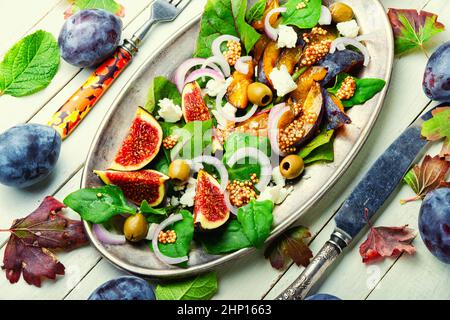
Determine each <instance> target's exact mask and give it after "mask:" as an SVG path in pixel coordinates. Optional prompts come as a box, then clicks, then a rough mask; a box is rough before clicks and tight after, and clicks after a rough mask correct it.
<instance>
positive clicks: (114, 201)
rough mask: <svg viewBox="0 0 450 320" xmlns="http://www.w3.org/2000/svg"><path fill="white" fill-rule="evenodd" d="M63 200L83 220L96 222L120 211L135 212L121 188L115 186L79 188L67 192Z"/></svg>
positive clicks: (102, 220) (104, 220)
mask: <svg viewBox="0 0 450 320" xmlns="http://www.w3.org/2000/svg"><path fill="white" fill-rule="evenodd" d="M63 202H64V204H65V205H66V206H68V207H69V208H71V209H72V210H74V211H75V212H77V213H78V214H79V215H80V216H81V218H82V219H83V220H86V221H89V222H92V223H96V224H99V223H104V222H106V221H108V220H109V219H110V218H111V217H113V216H115V215H118V214H121V213H130V214H134V213H136V208H134V207H133V206H130V205H129V204H128V202H127V200H126V199H125V196H124V194H123V192H122V190H121V189H120V188H119V187H116V186H109V185H107V186H103V187H100V188H86V189H80V190H77V191H75V192H72V193H71V194H69V195H68V196H67V197H66V198H65V199H64V201H63Z"/></svg>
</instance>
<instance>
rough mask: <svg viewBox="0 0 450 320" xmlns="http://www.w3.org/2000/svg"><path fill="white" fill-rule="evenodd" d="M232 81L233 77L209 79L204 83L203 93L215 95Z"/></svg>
mask: <svg viewBox="0 0 450 320" xmlns="http://www.w3.org/2000/svg"><path fill="white" fill-rule="evenodd" d="M232 81H233V77H229V78H227V79H226V80H225V81H224V80H215V79H211V80H209V81H208V82H207V83H206V88H205V93H206V94H207V95H208V96H210V97H215V96H217V95H218V94H219V93H220V92H221V91H223V90H225V89H226V88H228V86H229V85H230V84H231V82H232Z"/></svg>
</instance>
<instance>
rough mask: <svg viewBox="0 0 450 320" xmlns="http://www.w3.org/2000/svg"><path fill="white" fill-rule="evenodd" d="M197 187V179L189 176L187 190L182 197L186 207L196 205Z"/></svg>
mask: <svg viewBox="0 0 450 320" xmlns="http://www.w3.org/2000/svg"><path fill="white" fill-rule="evenodd" d="M196 188H197V180H195V179H194V178H189V180H188V184H187V186H186V191H185V192H184V194H183V195H182V196H181V198H180V204H181V205H183V206H185V207H192V206H193V205H194V198H195V189H196Z"/></svg>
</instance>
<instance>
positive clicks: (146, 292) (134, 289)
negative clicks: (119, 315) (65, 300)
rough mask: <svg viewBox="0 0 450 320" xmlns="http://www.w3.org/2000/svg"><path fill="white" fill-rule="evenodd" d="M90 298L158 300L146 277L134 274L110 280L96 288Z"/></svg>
mask: <svg viewBox="0 0 450 320" xmlns="http://www.w3.org/2000/svg"><path fill="white" fill-rule="evenodd" d="M88 300H156V298H155V294H154V293H153V289H152V288H151V287H150V285H149V284H148V283H147V281H145V280H144V279H141V278H138V277H132V276H125V277H120V278H117V279H113V280H109V281H107V282H105V283H104V284H102V285H101V286H100V287H98V288H97V289H95V291H94V292H92V293H91V295H90V296H89V298H88Z"/></svg>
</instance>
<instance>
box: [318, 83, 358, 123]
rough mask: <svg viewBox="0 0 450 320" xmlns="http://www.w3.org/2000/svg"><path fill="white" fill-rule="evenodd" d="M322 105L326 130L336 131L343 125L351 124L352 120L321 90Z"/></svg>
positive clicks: (326, 92) (324, 90) (325, 91)
mask: <svg viewBox="0 0 450 320" xmlns="http://www.w3.org/2000/svg"><path fill="white" fill-rule="evenodd" d="M322 96H323V105H324V107H325V112H326V118H327V130H334V129H337V128H339V127H341V126H343V125H344V124H349V123H352V120H351V119H350V118H349V116H348V115H346V114H345V113H344V112H342V111H341V109H339V107H338V106H337V105H336V104H335V103H334V101H333V100H332V99H331V96H330V94H329V93H328V91H327V90H326V89H324V88H322Z"/></svg>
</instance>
